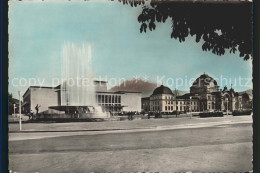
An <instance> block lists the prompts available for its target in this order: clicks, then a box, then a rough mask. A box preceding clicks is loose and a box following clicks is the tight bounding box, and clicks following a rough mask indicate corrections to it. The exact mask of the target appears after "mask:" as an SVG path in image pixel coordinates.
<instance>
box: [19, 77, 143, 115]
mask: <svg viewBox="0 0 260 173" xmlns="http://www.w3.org/2000/svg"><path fill="white" fill-rule="evenodd" d="M60 88H61V87H60V85H59V86H57V87H39V86H30V87H29V88H28V89H27V90H26V92H25V93H24V95H23V105H22V109H23V111H24V112H25V113H29V112H30V111H31V110H32V111H33V112H35V107H36V105H37V104H38V105H40V108H39V113H42V112H45V111H48V109H49V107H51V106H60V105H62V103H61V94H60V91H61V89H60ZM95 90H96V101H97V103H98V105H100V106H101V108H102V109H103V111H106V112H121V111H137V112H140V111H141V93H140V92H132V91H117V92H110V91H108V90H107V82H105V81H95ZM86 106H88V105H86Z"/></svg>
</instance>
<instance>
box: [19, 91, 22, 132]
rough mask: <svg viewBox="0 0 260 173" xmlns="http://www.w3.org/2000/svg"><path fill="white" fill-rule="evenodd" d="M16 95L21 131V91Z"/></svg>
mask: <svg viewBox="0 0 260 173" xmlns="http://www.w3.org/2000/svg"><path fill="white" fill-rule="evenodd" d="M18 95H19V125H20V130H22V114H21V91H18Z"/></svg>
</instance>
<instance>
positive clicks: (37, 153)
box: [9, 122, 252, 172]
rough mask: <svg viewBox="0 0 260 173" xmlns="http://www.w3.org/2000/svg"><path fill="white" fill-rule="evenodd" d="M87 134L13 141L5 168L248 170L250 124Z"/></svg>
mask: <svg viewBox="0 0 260 173" xmlns="http://www.w3.org/2000/svg"><path fill="white" fill-rule="evenodd" d="M47 133H48V134H50V133H51V132H47ZM63 133H69V132H63ZM84 133H85V134H84ZM89 133H93V132H83V133H81V134H80V135H77V133H76V132H75V133H72V134H68V135H59V134H58V135H54V136H51V137H50V136H45V137H42V138H41V137H40V138H32V139H31V138H25V139H21V138H18V140H15V139H16V138H13V140H11V141H10V142H9V168H10V169H11V170H13V171H19V172H133V171H135V172H137V171H142V172H143V171H145V172H147V171H148V172H155V171H161V172H162V171H163V172H182V171H185V172H187V171H192V172H194V171H199V172H230V171H233V172H234V171H235V172H245V171H250V170H252V164H251V160H252V123H249V122H245V123H231V124H228V123H223V124H213V125H211V126H200V127H196V128H194V127H192V126H191V127H189V128H170V127H168V128H166V127H165V128H163V129H162V128H161V129H160V128H157V129H149V130H134V131H131V130H130V131H114V132H111V133H109V132H105V133H94V134H91V135H90V134H89ZM37 134H38V135H39V136H41V135H43V134H44V133H36V134H34V135H37ZM27 136H28V135H27Z"/></svg>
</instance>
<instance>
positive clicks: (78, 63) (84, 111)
mask: <svg viewBox="0 0 260 173" xmlns="http://www.w3.org/2000/svg"><path fill="white" fill-rule="evenodd" d="M91 59H92V56H91V46H90V45H86V44H82V45H81V46H76V45H75V44H73V43H66V44H64V46H63V48H62V66H61V77H62V81H63V82H62V83H61V87H60V106H51V107H49V108H51V109H55V110H59V111H64V112H65V114H66V115H68V116H69V117H71V118H79V119H82V118H83V119H84V118H109V115H108V114H107V113H105V112H103V111H102V109H101V107H100V106H98V104H97V101H96V91H95V86H94V74H93V70H92V67H91Z"/></svg>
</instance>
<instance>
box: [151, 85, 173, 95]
mask: <svg viewBox="0 0 260 173" xmlns="http://www.w3.org/2000/svg"><path fill="white" fill-rule="evenodd" d="M157 94H172V95H174V94H173V93H172V90H171V89H170V88H168V87H166V86H164V85H161V86H159V87H158V88H156V89H155V90H154V91H153V94H152V95H157Z"/></svg>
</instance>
